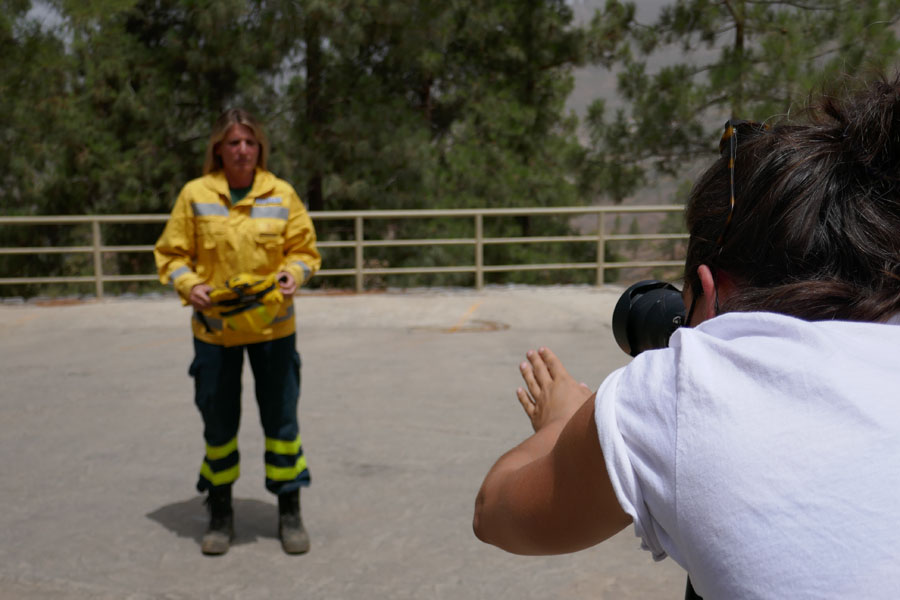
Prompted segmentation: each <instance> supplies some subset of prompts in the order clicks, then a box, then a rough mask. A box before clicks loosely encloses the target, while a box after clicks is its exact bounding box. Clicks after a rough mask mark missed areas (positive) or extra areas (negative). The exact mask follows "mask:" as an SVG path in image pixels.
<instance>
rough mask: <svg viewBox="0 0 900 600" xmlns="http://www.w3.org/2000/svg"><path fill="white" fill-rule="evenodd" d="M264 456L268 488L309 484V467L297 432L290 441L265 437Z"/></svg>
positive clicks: (275, 488)
mask: <svg viewBox="0 0 900 600" xmlns="http://www.w3.org/2000/svg"><path fill="white" fill-rule="evenodd" d="M265 458H266V487H267V488H269V489H270V490H273V491H275V490H280V489H283V488H285V487H290V488H294V489H296V488H297V487H300V486H305V485H309V469H307V468H306V457H305V456H303V445H302V443H301V442H300V435H299V434H298V435H297V437H296V439H294V440H291V441H287V440H276V439H273V438H269V437H267V438H266V457H265ZM276 493H277V491H276Z"/></svg>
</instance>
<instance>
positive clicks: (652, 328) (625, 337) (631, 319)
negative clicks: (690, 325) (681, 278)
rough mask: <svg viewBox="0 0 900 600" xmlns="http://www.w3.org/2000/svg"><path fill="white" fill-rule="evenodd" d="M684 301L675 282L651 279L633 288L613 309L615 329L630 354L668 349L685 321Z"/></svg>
mask: <svg viewBox="0 0 900 600" xmlns="http://www.w3.org/2000/svg"><path fill="white" fill-rule="evenodd" d="M684 313H685V309H684V301H683V300H682V299H681V292H680V291H679V290H678V288H676V287H675V286H674V285H672V284H671V283H666V282H664V281H657V280H655V279H647V280H644V281H639V282H637V283H635V284H634V285H632V286H631V287H629V288H628V289H627V290H625V292H624V293H623V294H622V296H621V297H620V298H619V301H618V302H617V303H616V308H615V310H613V318H612V330H613V336H615V338H616V343H617V344H618V345H619V348H621V349H622V350H623V351H624V352H625V353H626V354H629V355H631V356H637V355H638V354H640V353H641V352H643V351H644V350H651V349H655V348H665V347H666V346H668V344H669V337H671V335H672V333H673V332H674V331H675V330H676V329H677V328H678V327H680V326H681V325H683V324H684Z"/></svg>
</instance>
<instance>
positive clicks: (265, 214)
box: [250, 205, 289, 221]
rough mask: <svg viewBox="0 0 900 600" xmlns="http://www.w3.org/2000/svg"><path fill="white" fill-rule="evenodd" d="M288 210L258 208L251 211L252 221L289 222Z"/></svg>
mask: <svg viewBox="0 0 900 600" xmlns="http://www.w3.org/2000/svg"><path fill="white" fill-rule="evenodd" d="M288 212H289V211H288V209H287V208H285V207H284V206H258V205H254V206H253V208H251V209H250V218H251V219H281V220H282V221H287V218H288Z"/></svg>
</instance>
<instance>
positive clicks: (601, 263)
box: [597, 211, 606, 287]
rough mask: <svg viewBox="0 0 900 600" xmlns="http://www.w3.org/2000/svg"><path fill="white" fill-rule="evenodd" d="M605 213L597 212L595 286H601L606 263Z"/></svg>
mask: <svg viewBox="0 0 900 600" xmlns="http://www.w3.org/2000/svg"><path fill="white" fill-rule="evenodd" d="M605 236H606V213H605V212H603V211H600V212H598V213H597V287H603V275H604V273H603V270H604V267H605V265H606V239H605Z"/></svg>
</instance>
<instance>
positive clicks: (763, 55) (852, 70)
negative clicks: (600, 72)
mask: <svg viewBox="0 0 900 600" xmlns="http://www.w3.org/2000/svg"><path fill="white" fill-rule="evenodd" d="M898 19H900V2H898V1H897V0H860V1H858V2H853V3H848V2H846V1H845V0H804V2H802V3H798V2H795V1H793V0H785V1H781V0H725V1H722V2H712V1H710V0H678V1H676V2H674V3H672V4H670V5H668V6H666V7H664V8H663V10H662V12H661V13H660V15H659V18H658V20H657V21H656V22H655V23H653V24H651V25H644V24H640V23H638V22H637V20H636V17H635V10H634V5H633V4H632V3H627V2H620V1H619V0H608V2H607V3H606V5H605V7H604V9H603V10H602V11H599V12H598V13H597V15H596V17H595V19H594V21H593V23H592V35H591V39H592V43H591V47H592V51H593V52H592V54H593V59H594V60H595V61H596V62H598V63H601V64H606V65H610V66H613V67H614V68H616V69H618V71H619V75H618V92H619V94H620V95H621V97H622V99H623V100H624V105H623V106H621V107H619V108H617V109H615V110H614V111H607V108H606V103H605V102H604V101H597V102H595V103H594V104H593V105H592V107H591V108H590V110H589V115H588V118H587V123H586V124H587V126H588V129H589V131H590V137H591V148H590V156H589V159H588V161H587V166H586V169H585V171H584V176H583V179H582V184H583V188H584V189H586V190H590V191H592V192H593V193H596V194H601V195H605V196H607V197H609V198H611V199H613V200H615V201H621V200H622V199H623V198H625V197H626V196H628V195H630V194H631V193H633V192H634V191H635V190H636V189H639V188H640V187H641V186H643V185H646V184H647V183H648V182H649V181H650V179H648V177H649V178H652V177H653V176H655V175H660V174H662V175H671V176H676V177H683V176H684V174H685V173H686V171H687V169H688V167H689V166H690V165H691V163H692V162H693V161H695V160H697V159H703V160H706V159H709V158H712V157H714V156H715V151H716V144H717V143H718V140H719V137H720V135H721V131H722V125H723V123H724V121H725V120H726V119H727V118H729V117H736V118H745V119H750V120H756V121H763V120H765V121H772V120H778V119H779V118H781V117H784V116H788V115H790V114H791V113H793V112H796V111H797V110H799V109H800V108H801V107H802V106H803V104H804V102H805V100H806V99H807V97H808V95H809V94H810V93H811V92H814V91H819V90H822V89H824V88H825V87H826V86H827V85H828V84H831V83H833V82H835V81H838V80H840V79H841V78H842V76H844V75H847V74H849V75H850V76H855V75H858V74H866V73H867V72H875V71H879V70H883V69H886V68H888V67H890V66H891V65H894V64H895V63H896V60H897V56H898V48H900V45H898V39H897V36H896V33H895V29H896V23H897V21H898ZM660 62H662V63H663V66H661V67H659V68H656V69H653V68H651V66H650V65H651V64H659V63H660ZM847 85H852V82H851V83H847ZM610 112H611V114H610Z"/></svg>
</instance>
